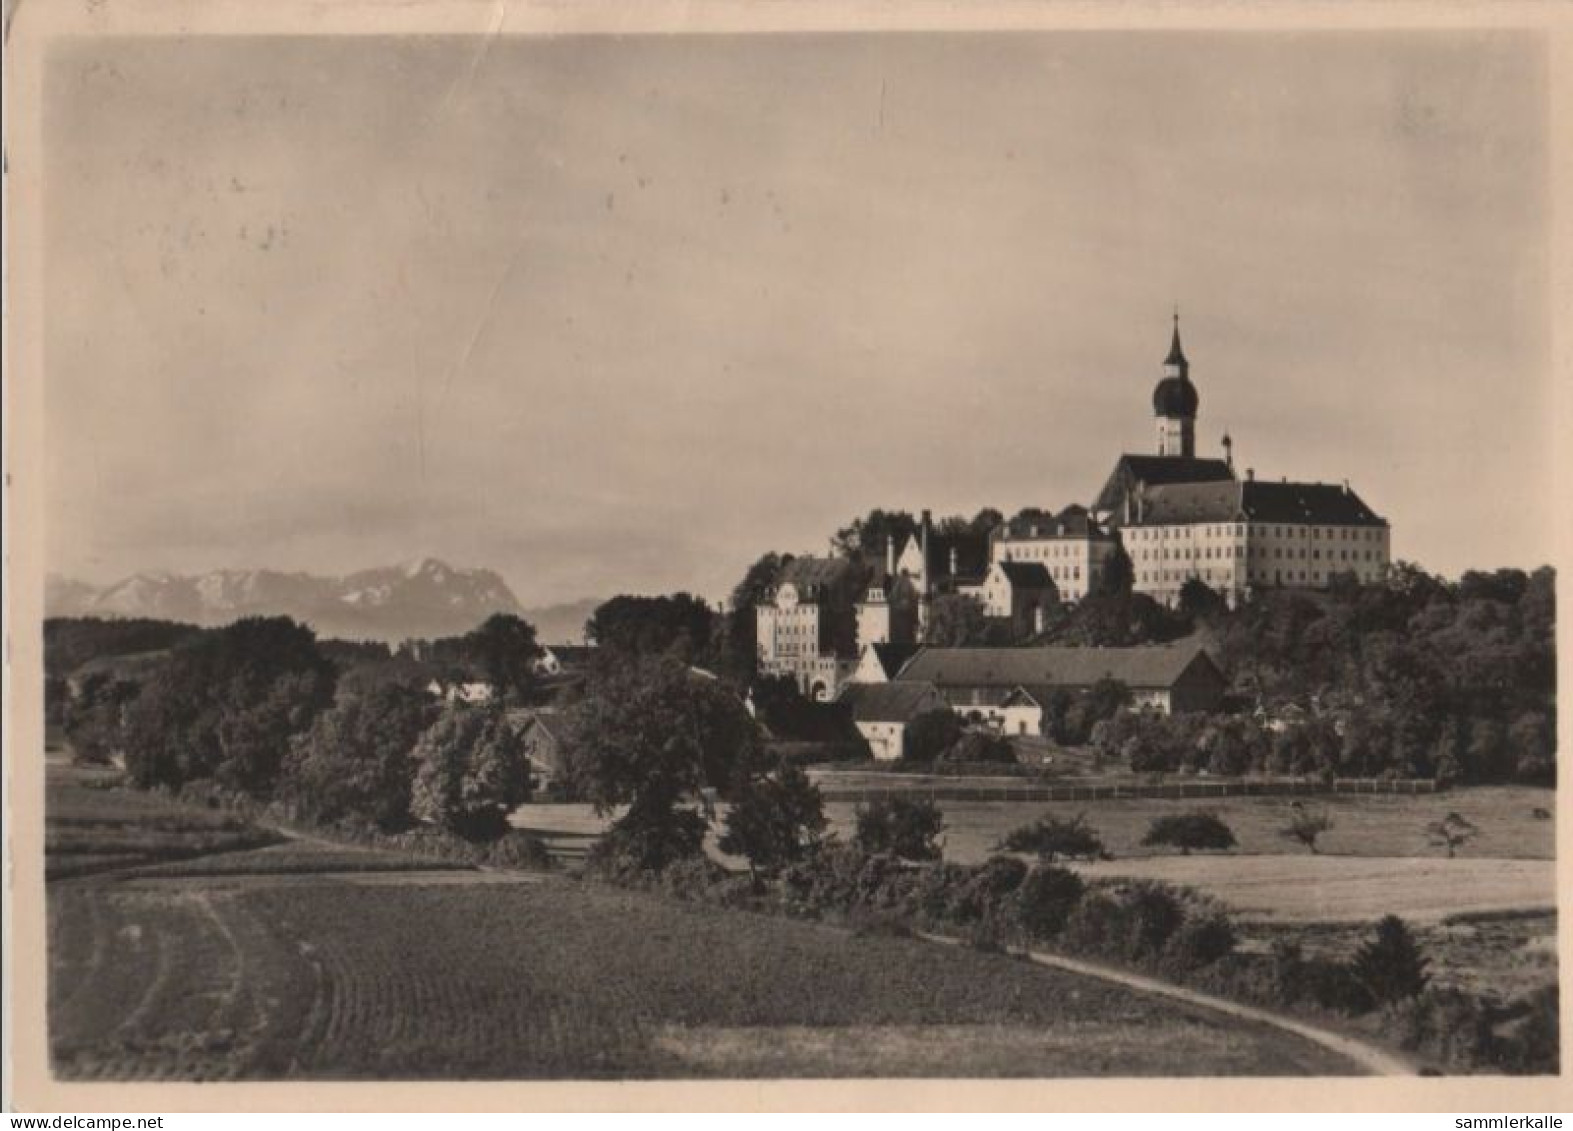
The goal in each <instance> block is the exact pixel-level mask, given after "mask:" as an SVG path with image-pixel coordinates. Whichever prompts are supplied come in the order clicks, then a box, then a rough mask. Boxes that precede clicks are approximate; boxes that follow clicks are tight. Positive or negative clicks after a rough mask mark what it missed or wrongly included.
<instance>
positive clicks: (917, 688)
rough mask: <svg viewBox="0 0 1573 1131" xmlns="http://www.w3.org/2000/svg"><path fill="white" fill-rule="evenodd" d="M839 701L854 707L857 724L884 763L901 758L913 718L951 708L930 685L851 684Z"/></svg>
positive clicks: (854, 720)
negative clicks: (908, 727)
mask: <svg viewBox="0 0 1573 1131" xmlns="http://www.w3.org/2000/svg"><path fill="white" fill-rule="evenodd" d="M839 701H840V702H843V703H846V704H847V705H848V706H849V707H850V709H851V714H852V723H853V725H854V726H856V727H857V730H858V733H859V734H860V735H862V736H863V739H864V741H865V742H867V743H868V746H869V749H870V750H871V751H872V752H873V754H874V758H875V759H876V760H877V761H880V762H894V761H895V760H896V759H897V758H900V757H901V755H902V753H903V752H904V751H905V749H906V740H907V726H908V724H910V723H911V722H912V720H913V719H915V718H917V717H918V716H919V715H922V714H925V713H927V712H929V711H943V710H946V709H947V705H946V703H945V700H944V699H943V698H942V697H941V696H940V693H939V692H938V691H937V690H935V688H934V685H933V684H929V683H862V684H859V683H850V684H848V685H847V686H846V688H845V689H844V690H843V691H842V693H841V698H840V700H839Z"/></svg>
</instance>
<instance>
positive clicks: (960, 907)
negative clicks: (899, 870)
mask: <svg viewBox="0 0 1573 1131" xmlns="http://www.w3.org/2000/svg"><path fill="white" fill-rule="evenodd" d="M978 871H979V869H976V868H967V867H964V866H962V865H960V864H943V863H940V862H938V861H936V862H934V863H932V864H927V865H925V866H924V867H922V868H919V869H917V870H915V871H914V872H913V873H912V876H911V886H910V888H909V889H908V891H907V900H906V905H905V906H906V910H907V911H908V913H910V914H911V915H913V916H915V917H916V918H918V919H921V920H925V921H927V922H933V923H971V922H974V921H975V920H977V919H978V918H980V917H981V916H982V915H983V914H984V912H985V911H986V910H987V909H988V905H987V903H986V902H985V901H984V900H983V899H982V898H980V897H979V896H978V894H977V893H976V892H975V890H974V887H975V885H976V883H977V875H978Z"/></svg>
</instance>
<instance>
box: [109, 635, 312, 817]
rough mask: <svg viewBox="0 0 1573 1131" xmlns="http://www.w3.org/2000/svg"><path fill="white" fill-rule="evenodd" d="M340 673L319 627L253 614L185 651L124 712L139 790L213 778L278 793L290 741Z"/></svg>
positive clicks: (254, 791)
mask: <svg viewBox="0 0 1573 1131" xmlns="http://www.w3.org/2000/svg"><path fill="white" fill-rule="evenodd" d="M334 681H335V672H334V669H333V666H332V665H331V664H330V663H329V662H328V661H327V660H326V659H325V658H324V657H323V656H322V654H321V652H319V651H318V649H317V646H316V638H315V636H314V635H313V634H312V632H311V630H310V629H308V628H306V627H304V626H303V625H299V624H296V623H295V622H294V621H292V620H290V619H289V618H288V617H250V618H246V619H244V620H239V621H236V622H235V623H234V624H232V625H229V626H228V627H226V628H221V629H217V630H214V631H212V632H209V633H204V634H203V635H201V636H198V637H195V638H193V639H191V640H189V641H188V642H186V643H184V644H182V645H181V646H180V647H178V648H176V649H175V650H174V652H173V653H172V654H171V656H170V659H169V662H168V663H167V664H165V665H163V666H162V667H161V668H160V669H159V670H158V671H157V672H156V673H155V674H154V675H153V676H152V677H151V678H150V679H149V680H148V682H147V684H146V685H145V686H144V688H143V690H142V693H141V694H140V695H138V696H137V698H136V699H135V700H134V701H132V702H131V703H130V704H129V705H128V707H127V708H126V711H125V719H124V726H123V728H122V732H121V733H122V739H123V742H124V745H125V751H126V768H127V770H128V772H129V773H130V776H131V778H132V780H133V781H134V782H136V783H137V784H138V785H144V786H147V785H168V786H180V785H183V784H185V783H186V782H188V781H194V780H199V779H212V780H214V781H216V782H217V783H218V784H220V785H222V786H224V787H226V788H229V789H235V790H239V791H241V792H244V793H248V794H250V795H252V796H255V797H266V796H270V795H271V794H272V792H273V789H274V787H275V785H276V784H277V783H278V778H279V770H280V767H281V765H282V764H283V761H284V758H285V755H286V754H287V753H288V751H289V746H290V741H291V739H292V738H293V737H294V736H295V735H296V734H298V733H300V732H301V731H304V730H305V729H306V728H307V727H308V726H309V725H310V724H311V722H312V720H313V719H314V718H315V717H316V715H317V713H318V712H319V711H321V710H323V709H324V708H325V707H327V706H328V705H329V704H330V703H331V702H332V700H333V689H334Z"/></svg>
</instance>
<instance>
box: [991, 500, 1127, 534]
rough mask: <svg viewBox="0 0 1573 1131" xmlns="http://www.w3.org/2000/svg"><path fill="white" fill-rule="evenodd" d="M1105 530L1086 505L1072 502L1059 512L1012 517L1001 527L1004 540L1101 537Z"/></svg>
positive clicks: (1000, 531) (1000, 532) (1000, 530)
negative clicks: (1021, 517) (1029, 517)
mask: <svg viewBox="0 0 1573 1131" xmlns="http://www.w3.org/2000/svg"><path fill="white" fill-rule="evenodd" d="M1104 536H1105V534H1104V530H1103V528H1102V527H1101V526H1099V525H1098V523H1097V522H1096V521H1095V520H1094V519H1093V517H1092V515H1091V514H1090V513H1089V512H1088V510H1087V508H1086V507H1083V506H1079V505H1077V504H1075V503H1072V504H1071V505H1070V506H1068V507H1066V508H1065V509H1064V510H1062V511H1061V512H1060V513H1059V514H1057V515H1053V516H1045V517H1043V518H1038V519H1035V520H1034V519H1024V520H1022V521H1019V522H1018V521H1016V520H1014V519H1012V520H1011V521H1009V522H1006V523H1004V524H1002V525H1001V526H1000V527H999V537H1000V538H1001V539H1003V540H1004V541H1007V542H1008V541H1011V540H1020V539H1032V538H1101V537H1104Z"/></svg>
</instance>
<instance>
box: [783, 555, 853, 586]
mask: <svg viewBox="0 0 1573 1131" xmlns="http://www.w3.org/2000/svg"><path fill="white" fill-rule="evenodd" d="M851 571H852V563H851V562H849V561H847V560H846V559H845V558H812V557H801V558H793V559H792V560H791V561H789V562H787V564H786V565H784V566H782V567H781V572H780V573H779V574H777V575H776V584H777V585H785V584H787V583H788V582H791V583H792V584H793V585H795V586H796V587H797V588H798V590H799V591H804V590H807V589H809V588H815V589H818V588H820V587H822V586H827V585H838V584H840V583H841V582H842V581H844V580H845V579H846V578H847V576H848V575H849V574H850V573H851Z"/></svg>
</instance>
